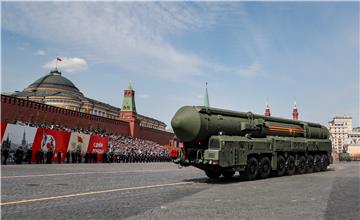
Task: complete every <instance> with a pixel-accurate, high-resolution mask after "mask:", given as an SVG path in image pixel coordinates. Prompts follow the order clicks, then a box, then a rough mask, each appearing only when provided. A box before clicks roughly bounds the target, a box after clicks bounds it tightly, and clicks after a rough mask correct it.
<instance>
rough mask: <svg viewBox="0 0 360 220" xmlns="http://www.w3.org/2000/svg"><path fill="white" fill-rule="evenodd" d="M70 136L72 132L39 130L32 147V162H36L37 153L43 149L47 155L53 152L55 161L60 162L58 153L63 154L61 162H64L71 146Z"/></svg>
mask: <svg viewBox="0 0 360 220" xmlns="http://www.w3.org/2000/svg"><path fill="white" fill-rule="evenodd" d="M70 134H71V133H70V132H66V131H58V130H50V129H44V128H38V130H37V132H36V136H35V139H34V143H33V146H32V152H33V155H32V160H33V161H34V160H36V158H35V155H36V152H38V151H39V150H40V149H41V150H42V151H43V152H44V154H45V155H46V153H47V152H48V151H49V150H52V152H53V156H52V160H53V161H57V160H58V152H61V161H64V160H65V157H66V151H67V147H68V144H69V139H70Z"/></svg>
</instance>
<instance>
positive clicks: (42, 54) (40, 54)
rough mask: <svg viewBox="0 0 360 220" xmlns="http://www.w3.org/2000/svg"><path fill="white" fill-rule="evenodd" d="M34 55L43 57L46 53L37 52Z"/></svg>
mask: <svg viewBox="0 0 360 220" xmlns="http://www.w3.org/2000/svg"><path fill="white" fill-rule="evenodd" d="M35 54H36V55H38V56H44V55H45V54H46V53H45V50H37V51H36V53H35Z"/></svg>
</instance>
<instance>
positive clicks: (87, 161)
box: [84, 152, 89, 163]
mask: <svg viewBox="0 0 360 220" xmlns="http://www.w3.org/2000/svg"><path fill="white" fill-rule="evenodd" d="M84 158H85V163H89V153H88V152H86V153H85V156H84Z"/></svg>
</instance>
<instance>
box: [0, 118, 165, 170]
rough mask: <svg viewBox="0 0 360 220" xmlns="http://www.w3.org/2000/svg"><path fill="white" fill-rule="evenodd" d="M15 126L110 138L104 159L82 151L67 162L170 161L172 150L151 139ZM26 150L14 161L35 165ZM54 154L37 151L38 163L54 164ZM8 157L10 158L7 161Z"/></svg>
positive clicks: (18, 152)
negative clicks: (170, 151)
mask: <svg viewBox="0 0 360 220" xmlns="http://www.w3.org/2000/svg"><path fill="white" fill-rule="evenodd" d="M14 124H18V125H22V126H30V127H37V128H47V129H52V130H61V131H67V132H78V133H83V134H89V135H98V136H105V137H108V138H109V146H108V150H107V152H104V153H103V154H102V160H98V159H97V158H98V157H97V153H96V152H89V153H85V154H84V155H81V152H67V153H66V155H65V158H66V159H65V163H82V162H85V163H98V162H103V163H137V162H165V161H170V157H169V152H168V149H166V148H164V147H163V146H161V145H159V144H157V143H155V142H153V141H149V140H143V139H139V138H132V137H129V136H123V135H115V134H111V133H108V132H106V131H105V130H97V129H89V130H84V129H77V128H68V127H64V126H61V125H58V124H51V125H49V124H37V123H33V122H22V121H16V122H14ZM3 147H4V146H3ZM9 149H10V147H9V148H3V152H2V155H3V158H2V159H3V160H2V161H3V164H6V160H7V157H9V156H10V154H11V152H9ZM4 151H5V152H4ZM22 151H23V150H22V149H17V150H16V151H15V152H12V157H13V158H12V159H13V161H14V162H15V163H23V162H27V163H31V155H32V150H31V149H28V150H27V152H26V153H25V152H22ZM6 155H7V156H6ZM52 155H53V152H51V155H50V152H47V153H46V154H44V153H42V152H41V151H39V152H35V158H36V163H51V162H52V160H51V157H52ZM4 156H6V159H5V158H4ZM57 158H58V159H59V158H61V155H57ZM4 159H5V162H4ZM58 163H61V161H60V160H58Z"/></svg>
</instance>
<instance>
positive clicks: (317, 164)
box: [314, 154, 321, 172]
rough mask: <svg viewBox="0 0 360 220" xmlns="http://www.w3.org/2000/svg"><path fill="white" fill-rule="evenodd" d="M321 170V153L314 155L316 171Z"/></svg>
mask: <svg viewBox="0 0 360 220" xmlns="http://www.w3.org/2000/svg"><path fill="white" fill-rule="evenodd" d="M320 170H321V157H320V155H319V154H316V155H315V156H314V172H319V171H320Z"/></svg>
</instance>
